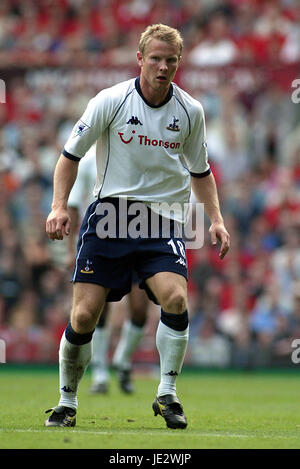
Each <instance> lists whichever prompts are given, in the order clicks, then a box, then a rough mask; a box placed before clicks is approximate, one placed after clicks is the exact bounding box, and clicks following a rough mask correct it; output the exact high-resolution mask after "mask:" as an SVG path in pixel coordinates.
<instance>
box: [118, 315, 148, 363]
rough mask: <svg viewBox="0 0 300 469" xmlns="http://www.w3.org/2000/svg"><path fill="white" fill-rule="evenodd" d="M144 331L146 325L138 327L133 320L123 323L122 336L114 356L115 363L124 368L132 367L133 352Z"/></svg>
mask: <svg viewBox="0 0 300 469" xmlns="http://www.w3.org/2000/svg"><path fill="white" fill-rule="evenodd" d="M143 333H144V327H137V326H135V325H134V324H133V323H132V322H131V321H126V322H124V324H123V327H122V332H121V338H120V341H119V344H118V346H117V348H116V350H115V353H114V356H113V360H112V361H113V365H114V366H117V367H118V368H121V369H123V370H129V369H130V368H131V360H132V354H133V352H134V351H135V349H136V348H137V346H138V344H139V343H140V340H141V338H142V336H143Z"/></svg>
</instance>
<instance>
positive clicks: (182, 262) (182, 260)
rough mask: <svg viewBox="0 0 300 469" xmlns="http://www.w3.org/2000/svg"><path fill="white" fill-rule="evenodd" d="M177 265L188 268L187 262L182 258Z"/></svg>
mask: <svg viewBox="0 0 300 469" xmlns="http://www.w3.org/2000/svg"><path fill="white" fill-rule="evenodd" d="M175 264H181V265H183V266H184V267H186V262H185V260H184V259H183V258H182V257H180V259H178V260H177V261H176V262H175Z"/></svg>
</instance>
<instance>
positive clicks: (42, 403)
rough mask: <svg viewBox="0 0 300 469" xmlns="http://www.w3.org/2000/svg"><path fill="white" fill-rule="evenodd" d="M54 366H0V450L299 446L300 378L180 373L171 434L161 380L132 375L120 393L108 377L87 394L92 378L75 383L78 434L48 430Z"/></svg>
mask: <svg viewBox="0 0 300 469" xmlns="http://www.w3.org/2000/svg"><path fill="white" fill-rule="evenodd" d="M57 382H58V373H57V368H56V367H54V368H53V367H52V368H43V367H39V366H37V367H32V366H31V367H16V366H15V367H14V366H11V365H7V364H6V365H0V448H1V449H13V448H18V449H23V448H25V449H27V448H28V449H44V448H45V449H46V448H49V449H54V448H57V449H60V448H63V449H74V448H78V449H81V448H82V449H90V448H95V449H104V448H105V449H137V448H138V449H171V448H172V449H180V450H184V449H194V448H197V449H203V448H214V449H221V448H222V449H223V448H235V449H240V448H245V449H246V448H249V449H255V448H270V449H271V448H278V449H280V448H283V449H284V448H286V449H287V448H300V438H299V435H300V404H299V383H300V377H299V373H298V372H297V370H296V372H295V370H294V371H293V370H290V371H288V370H287V371H282V372H265V373H263V372H225V371H215V372H209V371H201V370H199V371H196V372H190V371H189V370H185V371H183V373H182V375H181V376H180V377H179V378H178V382H177V391H178V396H179V397H180V399H181V401H182V403H183V405H184V410H185V413H186V416H187V419H188V428H187V429H186V430H170V429H167V428H166V425H165V422H164V420H163V419H162V418H161V417H160V416H157V417H154V415H153V412H152V408H151V404H152V401H153V398H154V395H155V391H156V389H157V384H158V379H157V378H154V377H146V376H139V375H137V376H135V384H136V393H135V394H134V395H124V394H122V393H121V392H120V390H119V388H118V383H117V379H116V376H115V375H114V374H113V373H112V378H111V384H110V392H109V394H108V395H104V396H99V395H97V396H91V395H89V392H88V389H89V386H90V373H89V372H87V373H86V375H85V376H84V378H83V380H82V383H81V385H80V391H79V409H78V417H77V425H76V427H75V428H66V429H63V428H46V427H44V420H45V419H46V417H47V415H49V414H47V415H46V414H45V413H44V411H45V410H46V409H48V408H50V407H52V406H54V405H56V404H57V400H58V391H57Z"/></svg>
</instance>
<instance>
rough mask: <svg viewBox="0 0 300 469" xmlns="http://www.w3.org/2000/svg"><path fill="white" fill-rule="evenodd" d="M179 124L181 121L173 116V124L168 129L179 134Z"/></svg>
mask: <svg viewBox="0 0 300 469" xmlns="http://www.w3.org/2000/svg"><path fill="white" fill-rule="evenodd" d="M177 122H179V119H176V117H175V116H173V122H172V124H169V125H168V127H166V128H167V129H168V130H172V131H173V132H179V130H180V128H179V126H178V125H177Z"/></svg>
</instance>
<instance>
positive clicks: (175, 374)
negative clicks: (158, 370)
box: [165, 370, 178, 376]
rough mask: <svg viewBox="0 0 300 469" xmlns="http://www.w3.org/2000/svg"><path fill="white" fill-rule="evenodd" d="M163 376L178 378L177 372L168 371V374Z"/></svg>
mask: <svg viewBox="0 0 300 469" xmlns="http://www.w3.org/2000/svg"><path fill="white" fill-rule="evenodd" d="M165 375H169V376H178V373H177V371H173V370H171V371H169V373H165Z"/></svg>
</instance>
